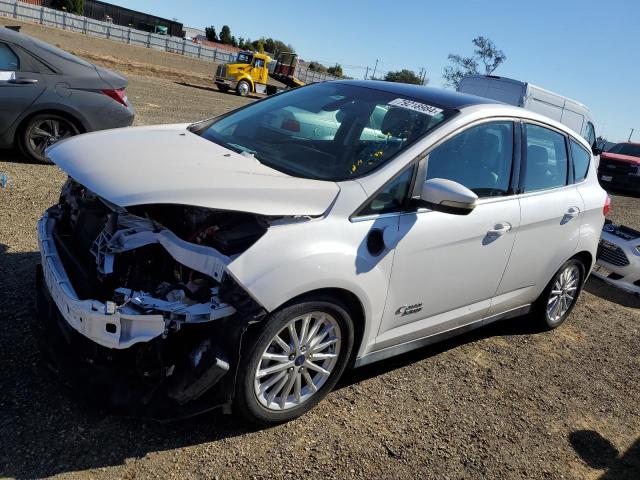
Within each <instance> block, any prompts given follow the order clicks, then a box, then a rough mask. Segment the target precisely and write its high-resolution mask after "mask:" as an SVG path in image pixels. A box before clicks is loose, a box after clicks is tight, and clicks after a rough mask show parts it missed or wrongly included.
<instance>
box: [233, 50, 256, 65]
mask: <svg viewBox="0 0 640 480" xmlns="http://www.w3.org/2000/svg"><path fill="white" fill-rule="evenodd" d="M251 60H253V55H252V54H250V53H246V52H240V53H239V54H238V57H237V58H236V63H251Z"/></svg>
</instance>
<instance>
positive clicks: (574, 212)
mask: <svg viewBox="0 0 640 480" xmlns="http://www.w3.org/2000/svg"><path fill="white" fill-rule="evenodd" d="M578 215H580V209H579V208H578V207H571V208H569V209H568V210H567V211H566V212H564V218H566V219H567V220H571V219H572V218H576V217H577V216H578Z"/></svg>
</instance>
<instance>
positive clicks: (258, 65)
mask: <svg viewBox="0 0 640 480" xmlns="http://www.w3.org/2000/svg"><path fill="white" fill-rule="evenodd" d="M253 67H254V68H262V67H264V60H262V59H261V58H256V61H255V62H254V64H253Z"/></svg>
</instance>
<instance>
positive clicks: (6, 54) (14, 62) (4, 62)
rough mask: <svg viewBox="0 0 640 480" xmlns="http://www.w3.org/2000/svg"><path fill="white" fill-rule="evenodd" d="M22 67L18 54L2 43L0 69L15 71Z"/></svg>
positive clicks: (0, 47) (0, 46)
mask: <svg viewBox="0 0 640 480" xmlns="http://www.w3.org/2000/svg"><path fill="white" fill-rule="evenodd" d="M19 69H20V60H18V56H17V55H16V54H15V53H13V51H12V50H11V49H10V48H9V47H8V46H7V45H6V44H4V43H0V71H5V72H15V71H17V70H19Z"/></svg>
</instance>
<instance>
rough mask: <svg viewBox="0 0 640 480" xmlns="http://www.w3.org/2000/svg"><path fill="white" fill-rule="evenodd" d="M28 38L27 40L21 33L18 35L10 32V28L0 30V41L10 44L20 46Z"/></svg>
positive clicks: (12, 31) (13, 31)
mask: <svg viewBox="0 0 640 480" xmlns="http://www.w3.org/2000/svg"><path fill="white" fill-rule="evenodd" d="M28 38H29V37H28V36H26V35H24V34H22V33H18V32H16V31H15V30H12V29H10V28H7V27H2V28H0V40H6V41H8V42H11V43H17V44H21V43H22V42H24V41H25V40H26V39H28Z"/></svg>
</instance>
